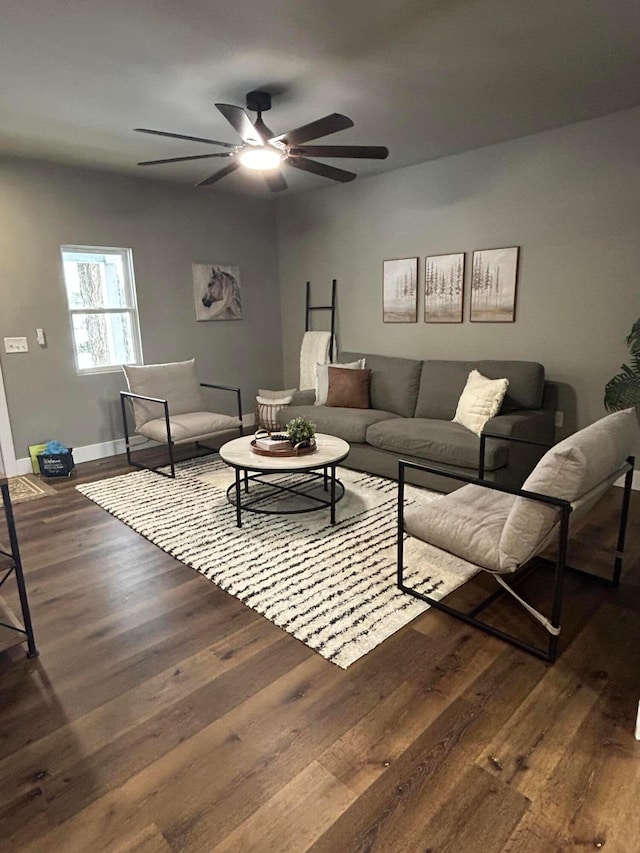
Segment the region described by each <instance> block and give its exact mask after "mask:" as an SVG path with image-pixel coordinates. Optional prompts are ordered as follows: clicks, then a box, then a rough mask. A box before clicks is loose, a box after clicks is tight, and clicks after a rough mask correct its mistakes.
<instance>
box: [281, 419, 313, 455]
mask: <svg viewBox="0 0 640 853" xmlns="http://www.w3.org/2000/svg"><path fill="white" fill-rule="evenodd" d="M287 434H288V436H289V441H290V442H291V444H292V445H293V447H294V448H296V449H300V448H302V447H312V446H313V437H314V435H315V434H316V425H315V424H312V423H311V421H310V420H309V419H308V418H305V417H303V416H301V417H298V418H292V419H291V420H290V421H289V423H288V424H287Z"/></svg>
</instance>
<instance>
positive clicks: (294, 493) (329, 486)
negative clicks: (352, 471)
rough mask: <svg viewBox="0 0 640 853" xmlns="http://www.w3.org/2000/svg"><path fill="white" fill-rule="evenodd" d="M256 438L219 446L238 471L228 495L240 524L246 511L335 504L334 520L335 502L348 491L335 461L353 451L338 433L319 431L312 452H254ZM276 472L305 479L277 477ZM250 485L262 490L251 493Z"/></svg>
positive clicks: (307, 509) (303, 509)
mask: <svg viewBox="0 0 640 853" xmlns="http://www.w3.org/2000/svg"><path fill="white" fill-rule="evenodd" d="M252 440H253V436H252V435H245V436H242V438H234V439H233V440H232V441H228V442H227V443H226V444H223V445H222V447H221V448H220V458H221V459H222V460H223V461H224V462H226V463H227V465H230V466H231V467H232V468H234V469H235V474H236V476H235V483H233V484H232V485H231V486H229V488H228V489H227V498H228V500H229V503H231V504H232V505H233V506H235V508H236V523H237V525H238V527H242V510H248V511H249V512H259V513H265V514H267V515H276V514H283V515H288V514H295V513H301V512H312V511H313V510H316V509H322V508H323V507H329V508H330V510H331V524H335V523H336V503H337V502H338V501H339V500H340V499H341V498H342V497H343V495H344V486H343V484H342V483H341V482H340V480H338V479H337V478H336V465H337V464H338V463H339V462H342V460H343V459H345V458H346V457H347V456H348V455H349V450H350V448H349V445H348V443H347V442H346V441H343V440H342V439H341V438H336V436H334V435H325V434H323V433H316V449H315V451H313V453H307V454H304V455H302V456H284V457H282V456H261V455H259V454H257V453H254V452H253V450H252V449H251V442H252ZM274 474H275V475H277V474H296V475H298V474H299V475H300V477H295V478H291V479H288V480H285V481H283V480H282V478H280V481H278V479H277V478H274V476H273V475H274ZM250 483H253V484H257V485H259V488H258V489H253V491H252V490H251V489H250V487H249V484H250ZM318 487H320V488H318ZM283 498H284V499H285V500H283ZM288 498H292V500H287V499H288Z"/></svg>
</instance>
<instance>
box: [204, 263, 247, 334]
mask: <svg viewBox="0 0 640 853" xmlns="http://www.w3.org/2000/svg"><path fill="white" fill-rule="evenodd" d="M191 272H192V276H193V294H194V300H195V307H196V320H241V319H242V291H241V289H240V267H237V266H226V265H224V264H191Z"/></svg>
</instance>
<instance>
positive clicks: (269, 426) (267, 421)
mask: <svg viewBox="0 0 640 853" xmlns="http://www.w3.org/2000/svg"><path fill="white" fill-rule="evenodd" d="M287 406H288V404H287V403H259V402H258V401H257V400H256V429H258V428H260V429H266V430H269V432H276V431H277V430H278V429H281V428H282V427H280V426H279V424H278V412H280V410H281V409H286V408H287Z"/></svg>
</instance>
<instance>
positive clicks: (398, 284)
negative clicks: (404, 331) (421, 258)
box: [382, 258, 418, 323]
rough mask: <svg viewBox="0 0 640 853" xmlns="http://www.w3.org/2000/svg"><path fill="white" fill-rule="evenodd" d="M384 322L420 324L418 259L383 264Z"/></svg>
mask: <svg viewBox="0 0 640 853" xmlns="http://www.w3.org/2000/svg"><path fill="white" fill-rule="evenodd" d="M382 321H383V323H417V322H418V258H392V259H390V260H386V261H383V262H382Z"/></svg>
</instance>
